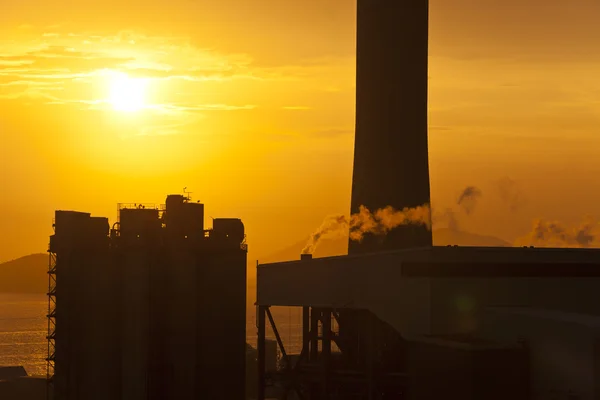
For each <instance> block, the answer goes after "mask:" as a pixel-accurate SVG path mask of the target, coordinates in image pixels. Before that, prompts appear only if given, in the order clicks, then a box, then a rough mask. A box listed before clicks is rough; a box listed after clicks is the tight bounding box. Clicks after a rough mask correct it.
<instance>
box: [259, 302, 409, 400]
mask: <svg viewBox="0 0 600 400" xmlns="http://www.w3.org/2000/svg"><path fill="white" fill-rule="evenodd" d="M257 311H258V315H257V319H258V321H257V322H258V323H257V328H258V343H257V345H258V400H264V399H265V398H266V397H267V393H266V392H267V388H268V387H273V388H275V387H278V389H279V391H280V394H279V398H280V399H282V400H287V399H292V398H298V399H300V400H315V399H319V400H321V399H323V400H325V399H327V400H329V399H344V400H346V399H361V400H362V399H388V398H394V399H397V398H405V396H406V388H407V374H406V373H405V371H403V370H402V368H398V367H397V366H391V365H387V366H386V365H384V364H382V362H381V360H380V359H379V357H378V356H377V354H382V352H385V351H384V350H383V349H384V348H385V347H387V346H389V345H390V344H391V342H390V341H389V340H385V339H383V337H382V334H383V335H385V334H384V332H383V331H382V326H381V324H380V322H379V321H378V320H377V319H376V318H373V316H372V315H371V314H370V313H369V312H367V311H366V310H351V314H350V318H348V316H347V315H345V314H347V313H348V310H344V309H339V310H338V309H332V308H317V307H308V306H304V307H302V351H301V353H300V354H299V355H291V354H288V353H287V352H286V349H285V346H284V343H283V341H282V339H281V336H280V334H279V331H278V329H277V326H276V324H275V321H274V319H273V315H272V313H271V310H270V306H258V310H257ZM267 320H268V321H269V324H270V326H271V328H272V330H273V334H274V335H275V339H276V341H277V344H278V347H279V351H280V353H281V356H282V359H283V367H282V368H281V369H279V370H278V371H267V370H266V347H265V341H266V326H267ZM359 338H360V339H359ZM294 394H295V397H294Z"/></svg>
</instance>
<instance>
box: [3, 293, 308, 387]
mask: <svg viewBox="0 0 600 400" xmlns="http://www.w3.org/2000/svg"><path fill="white" fill-rule="evenodd" d="M271 312H272V315H273V320H274V322H275V326H276V328H277V331H278V333H279V335H280V337H281V339H282V342H283V344H284V347H285V350H286V352H288V353H289V354H294V353H299V352H300V350H301V346H302V338H301V335H302V328H301V326H302V311H301V308H287V307H273V308H272V310H271ZM47 314H48V298H47V297H46V296H45V295H40V294H8V293H0V366H1V365H21V366H23V367H25V370H26V371H27V373H28V374H29V375H46V361H45V359H46V357H47V354H48V342H47V340H46V335H47V330H48V321H47V319H46V315H47ZM266 336H267V338H269V339H275V335H274V331H273V329H272V328H271V327H270V324H269V322H268V320H267V335H266ZM256 338H257V328H256V309H255V308H254V307H249V308H248V309H247V319H246V340H247V342H248V343H250V344H251V345H252V346H253V347H256Z"/></svg>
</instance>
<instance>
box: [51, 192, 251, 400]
mask: <svg viewBox="0 0 600 400" xmlns="http://www.w3.org/2000/svg"><path fill="white" fill-rule="evenodd" d="M49 252H50V270H49V275H50V291H49V297H50V302H49V304H50V306H49V313H48V315H49V335H48V339H49V356H48V366H49V368H48V382H49V391H48V393H49V396H52V397H51V398H53V399H55V400H62V399H65V400H66V399H69V400H79V399H85V400H93V399H98V400H99V399H103V400H105V399H127V400H130V399H131V400H142V399H144V400H147V399H166V398H173V399H182V400H187V399H190V400H192V399H233V398H240V399H241V398H244V396H245V379H246V377H245V368H246V363H245V353H246V348H245V326H246V316H245V312H246V254H247V246H246V243H245V232H244V225H243V223H242V222H241V220H239V219H234V218H216V219H214V220H213V226H212V228H211V229H205V227H204V205H203V204H201V203H199V202H196V203H194V202H191V201H190V200H189V198H187V197H184V196H182V195H170V196H168V197H167V201H166V204H165V205H164V206H154V205H144V204H119V207H118V221H117V222H116V223H115V224H114V225H113V227H112V229H110V227H109V223H108V219H106V218H98V217H92V216H91V215H90V214H88V213H81V212H74V211H56V215H55V222H54V235H52V236H51V238H50V248H49ZM222 376H227V380H228V383H229V384H228V385H223V381H222V380H218V379H215V377H222Z"/></svg>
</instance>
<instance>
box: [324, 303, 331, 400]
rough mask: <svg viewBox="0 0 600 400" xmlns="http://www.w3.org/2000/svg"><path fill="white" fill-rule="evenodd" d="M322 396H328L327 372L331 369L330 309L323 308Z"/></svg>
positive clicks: (325, 397)
mask: <svg viewBox="0 0 600 400" xmlns="http://www.w3.org/2000/svg"><path fill="white" fill-rule="evenodd" d="M322 321H323V354H322V356H323V398H324V399H327V398H329V374H330V369H331V310H330V309H326V310H323V314H322Z"/></svg>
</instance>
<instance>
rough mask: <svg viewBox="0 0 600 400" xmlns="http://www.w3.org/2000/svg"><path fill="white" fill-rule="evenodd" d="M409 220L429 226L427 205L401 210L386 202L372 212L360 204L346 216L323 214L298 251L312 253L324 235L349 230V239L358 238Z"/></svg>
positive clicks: (382, 232)
mask: <svg viewBox="0 0 600 400" xmlns="http://www.w3.org/2000/svg"><path fill="white" fill-rule="evenodd" d="M409 224H419V225H425V226H426V227H427V228H428V229H431V210H430V208H429V205H428V204H426V205H423V206H419V207H415V208H405V209H403V210H395V209H394V208H393V207H390V206H388V207H385V208H381V209H379V210H376V211H375V212H371V211H369V209H368V208H367V207H365V206H360V208H359V212H358V213H356V214H353V215H351V216H350V217H347V216H345V215H332V216H329V217H327V218H325V221H323V223H322V224H321V226H320V227H319V229H317V230H316V231H315V232H314V233H313V234H312V235H311V237H310V239H309V241H308V243H307V244H306V246H305V247H304V249H303V250H302V254H312V253H314V251H315V250H316V248H317V246H318V245H319V242H320V241H321V240H322V239H323V238H324V237H336V236H341V235H345V234H347V233H348V232H349V234H350V239H351V240H355V241H359V242H360V241H361V240H362V239H363V237H364V236H365V234H367V233H371V234H375V235H385V234H386V233H388V232H389V231H390V230H392V229H394V228H396V227H398V226H400V225H409Z"/></svg>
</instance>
